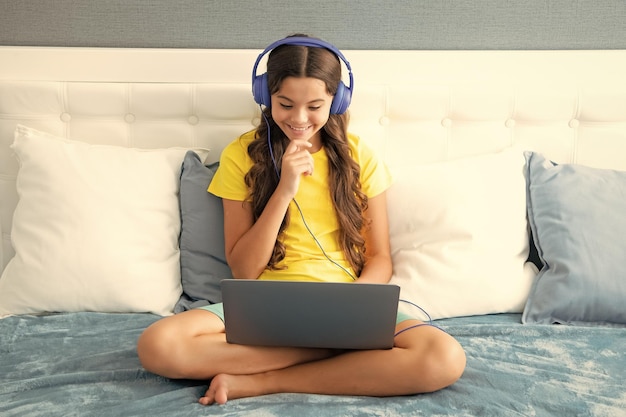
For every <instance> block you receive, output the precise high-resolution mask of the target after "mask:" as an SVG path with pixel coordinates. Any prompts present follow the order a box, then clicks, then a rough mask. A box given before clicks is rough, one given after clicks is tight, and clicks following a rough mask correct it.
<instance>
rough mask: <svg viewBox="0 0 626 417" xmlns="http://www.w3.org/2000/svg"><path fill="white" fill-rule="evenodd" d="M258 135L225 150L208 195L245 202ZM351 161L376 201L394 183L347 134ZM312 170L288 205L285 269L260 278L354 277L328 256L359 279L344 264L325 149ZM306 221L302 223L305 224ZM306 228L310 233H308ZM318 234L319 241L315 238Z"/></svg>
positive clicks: (246, 136)
mask: <svg viewBox="0 0 626 417" xmlns="http://www.w3.org/2000/svg"><path fill="white" fill-rule="evenodd" d="M254 134H255V132H254V131H251V132H248V133H245V134H243V135H242V136H240V137H239V138H238V139H236V140H235V141H233V142H231V143H230V144H229V145H228V146H227V147H226V148H225V149H224V151H223V152H222V155H221V157H220V165H219V168H218V170H217V172H216V173H215V176H214V177H213V180H212V182H211V184H210V185H209V192H211V193H213V194H215V195H216V196H218V197H221V198H226V199H229V200H236V201H244V200H246V198H247V197H248V188H247V186H246V184H245V181H244V177H245V175H246V173H247V172H248V170H249V169H250V168H251V167H252V160H251V159H250V157H249V156H248V145H249V144H250V142H252V141H253V140H254ZM348 141H349V145H350V148H351V150H352V155H353V158H354V159H355V160H356V162H357V163H358V164H359V165H360V166H361V187H362V190H363V192H364V193H365V194H366V195H367V196H368V197H370V198H371V197H374V196H376V195H378V194H380V193H382V192H383V191H385V190H386V189H387V188H389V186H390V185H391V174H390V173H389V170H388V169H387V167H386V165H385V164H384V163H383V162H382V161H380V160H379V159H378V158H377V157H376V155H375V154H374V152H373V151H372V149H370V148H369V147H368V146H367V145H366V144H365V143H363V142H362V141H361V140H360V138H359V137H358V136H355V135H351V134H350V135H348ZM312 156H313V161H314V171H313V175H311V176H304V177H302V179H301V180H300V187H299V189H298V192H297V194H296V197H295V201H296V202H297V204H298V205H299V206H300V209H301V210H302V215H301V214H300V212H299V211H298V207H297V206H296V203H294V202H293V201H292V202H291V204H290V207H289V210H290V213H291V214H290V222H289V225H288V226H287V229H286V230H285V233H284V235H283V237H282V241H283V243H284V244H285V258H284V259H283V260H282V261H281V262H280V264H279V265H278V266H279V267H285V268H282V269H277V270H267V269H266V270H265V271H264V272H263V273H262V274H261V276H260V277H259V279H273V280H298V281H340V282H341V281H343V282H351V281H352V280H353V279H352V277H351V276H350V275H348V273H346V272H345V271H344V270H342V269H341V268H340V267H338V266H337V265H335V264H334V263H332V262H331V261H329V260H328V259H327V258H326V257H325V256H324V253H323V252H322V250H321V249H320V247H319V246H318V244H317V243H316V242H315V239H317V241H318V242H319V244H320V246H321V247H322V248H323V249H324V251H325V252H326V254H327V255H328V256H329V257H330V258H331V259H332V260H333V261H334V262H336V263H338V264H339V265H341V266H342V267H343V268H345V269H347V270H348V271H349V272H350V274H351V275H352V276H354V275H355V273H354V271H353V270H352V268H351V267H350V264H349V263H348V262H347V261H346V260H345V257H344V254H343V251H342V250H341V248H340V246H339V241H338V235H339V231H338V230H339V224H338V222H337V218H336V216H335V212H334V209H333V205H332V201H331V198H330V192H329V188H328V158H327V155H326V151H325V150H324V148H322V149H321V150H320V151H319V152H315V153H313V154H312ZM303 218H304V221H303ZM307 226H308V228H309V229H310V232H311V233H309V231H308V230H307ZM311 234H313V235H314V236H315V239H314V238H313V236H311Z"/></svg>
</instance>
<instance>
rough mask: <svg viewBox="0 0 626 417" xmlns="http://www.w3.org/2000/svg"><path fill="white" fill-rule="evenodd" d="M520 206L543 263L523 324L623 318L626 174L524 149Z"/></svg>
mask: <svg viewBox="0 0 626 417" xmlns="http://www.w3.org/2000/svg"><path fill="white" fill-rule="evenodd" d="M526 160H527V166H526V169H527V177H526V180H527V193H528V194H527V208H528V219H529V222H530V227H531V230H532V234H533V238H534V242H535V245H536V246H537V251H538V254H539V257H540V259H541V261H542V263H543V267H542V269H541V271H540V272H539V274H538V275H537V277H536V280H535V282H534V284H533V288H532V289H531V293H530V296H529V298H528V300H527V303H526V306H525V309H524V313H523V315H522V322H523V323H542V324H554V323H560V324H571V325H581V324H586V325H593V324H596V325H597V324H619V325H624V324H626V264H625V261H626V172H621V171H615V170H608V169H597V168H590V167H586V166H582V165H574V164H563V165H557V164H554V163H552V162H550V161H548V160H547V159H546V158H545V157H543V156H542V155H541V154H538V153H533V152H527V153H526Z"/></svg>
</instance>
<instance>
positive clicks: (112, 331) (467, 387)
mask: <svg viewBox="0 0 626 417" xmlns="http://www.w3.org/2000/svg"><path fill="white" fill-rule="evenodd" d="M156 319H157V317H156V316H153V315H149V314H101V313H72V314H58V315H51V316H45V317H30V316H25V317H9V318H6V319H3V320H0V381H1V382H0V415H2V416H4V417H8V416H46V417H48V416H132V415H145V416H205V415H206V416H210V415H219V416H239V415H245V416H248V415H250V416H298V417H306V416H332V417H339V416H351V417H353V416H422V415H423V416H488V415H493V416H606V417H620V416H626V411H625V410H626V391H625V383H624V377H626V354H625V351H626V329H625V328H609V327H566V326H556V325H554V326H524V325H522V324H520V316H519V315H492V316H477V317H464V318H455V319H447V320H441V321H439V322H438V324H439V325H440V326H441V327H442V328H444V329H445V330H447V331H448V332H449V333H451V334H453V335H454V336H455V337H456V338H457V339H458V340H459V341H460V342H461V344H462V345H463V346H464V348H465V350H466V353H467V357H468V362H467V369H466V371H465V374H464V375H463V377H462V378H461V380H459V381H458V382H457V383H456V384H455V385H453V386H452V387H449V388H447V389H444V390H442V391H439V392H436V393H433V394H426V395H415V396H408V397H392V398H369V397H346V396H324V395H302V394H280V395H268V396H263V397H257V398H246V399H240V400H234V401H230V402H228V404H226V405H225V406H211V407H203V406H201V405H199V404H197V403H196V399H197V398H198V397H199V396H200V395H201V394H202V393H203V392H204V390H205V389H206V381H172V380H168V379H165V378H161V377H158V376H156V375H153V374H150V373H148V372H146V371H144V370H143V369H142V368H141V366H140V365H139V361H138V359H137V356H136V353H135V343H136V340H137V337H138V336H139V334H140V333H141V331H142V330H143V329H144V328H145V327H146V326H148V325H149V324H150V323H152V322H153V321H155V320H156Z"/></svg>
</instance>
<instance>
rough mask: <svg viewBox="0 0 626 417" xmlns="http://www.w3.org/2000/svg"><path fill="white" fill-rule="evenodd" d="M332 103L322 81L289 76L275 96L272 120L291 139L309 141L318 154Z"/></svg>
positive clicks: (331, 97)
mask: <svg viewBox="0 0 626 417" xmlns="http://www.w3.org/2000/svg"><path fill="white" fill-rule="evenodd" d="M332 100H333V96H332V95H330V94H329V93H328V91H327V90H326V85H325V84H324V82H323V81H322V80H319V79H317V78H311V77H287V78H284V79H283V80H282V82H281V84H280V88H279V89H278V91H277V92H276V93H274V94H272V118H273V119H274V121H275V122H276V124H277V125H278V126H279V127H280V129H281V130H282V131H283V132H284V133H285V135H287V137H288V138H289V140H298V139H300V140H308V141H309V142H311V144H313V147H312V149H311V152H315V151H317V150H319V149H320V148H321V147H322V139H321V135H320V129H321V128H322V127H324V125H325V124H326V122H327V121H328V117H329V114H330V105H331V103H332Z"/></svg>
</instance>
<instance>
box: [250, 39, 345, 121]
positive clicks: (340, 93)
mask: <svg viewBox="0 0 626 417" xmlns="http://www.w3.org/2000/svg"><path fill="white" fill-rule="evenodd" d="M281 45H297V46H308V47H312V48H325V49H328V50H329V51H331V52H332V53H334V54H335V55H336V56H337V57H338V58H339V59H340V60H341V61H343V63H344V64H345V66H346V68H347V69H348V78H349V80H350V86H348V87H346V85H345V84H344V83H343V81H340V82H339V85H338V86H337V92H336V93H335V96H334V98H333V102H332V104H331V107H330V112H331V113H332V114H342V113H345V111H346V110H347V109H348V106H349V105H350V100H351V99H352V89H353V88H354V79H353V76H352V68H351V67H350V63H349V62H348V60H347V59H346V57H345V56H343V54H342V53H341V51H339V50H338V49H337V48H335V47H334V46H333V45H331V44H330V43H328V42H325V41H323V40H321V39H317V38H309V37H305V36H291V37H287V38H283V39H280V40H277V41H276V42H273V43H272V44H270V45H269V46H268V47H267V48H265V50H263V52H261V53H260V54H259V56H258V57H257V59H256V61H255V63H254V67H253V68H252V95H253V96H254V100H255V101H256V102H257V103H258V104H260V105H261V104H262V105H264V106H266V107H270V104H271V94H270V92H269V87H268V85H267V73H264V74H261V75H257V73H256V72H257V68H258V66H259V63H260V62H261V60H262V59H263V57H264V56H265V55H266V54H267V53H268V52H270V51H272V50H273V49H276V48H277V47H279V46H281Z"/></svg>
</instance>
